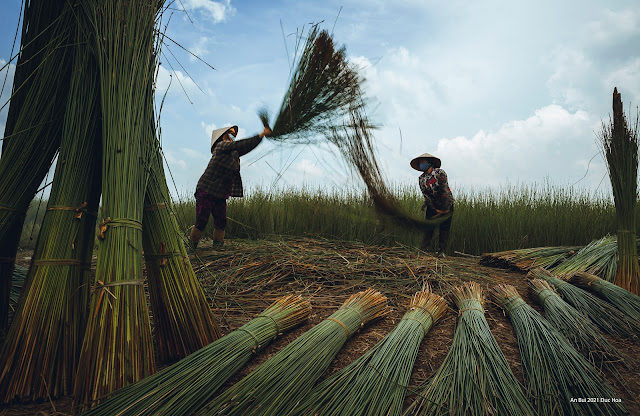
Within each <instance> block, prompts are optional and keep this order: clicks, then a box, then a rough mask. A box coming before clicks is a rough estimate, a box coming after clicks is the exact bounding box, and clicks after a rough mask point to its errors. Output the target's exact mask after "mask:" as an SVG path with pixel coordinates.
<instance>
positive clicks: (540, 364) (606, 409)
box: [491, 284, 627, 415]
mask: <svg viewBox="0 0 640 416" xmlns="http://www.w3.org/2000/svg"><path fill="white" fill-rule="evenodd" d="M491 293H492V294H493V297H494V298H495V300H496V302H497V303H498V304H499V305H500V306H501V307H502V308H503V309H504V310H505V312H506V313H507V315H508V316H509V318H510V320H511V323H512V324H513V327H514V329H515V332H516V338H517V340H518V348H519V349H520V356H521V360H522V366H523V369H524V378H525V380H526V388H527V391H528V392H529V393H530V394H531V395H532V398H533V402H534V407H535V409H536V411H537V412H538V414H541V415H552V414H558V415H624V414H627V412H626V409H625V407H624V406H623V405H622V403H620V402H611V403H600V402H590V403H581V402H580V403H579V402H578V401H577V399H576V398H587V397H588V398H605V397H606V398H607V399H611V398H618V397H619V396H618V394H617V393H616V391H615V390H614V389H613V387H611V385H610V384H609V382H608V381H607V380H606V379H604V378H603V377H602V375H600V373H598V371H596V369H595V368H594V367H593V366H592V365H591V364H590V363H589V362H588V361H587V360H586V359H585V358H584V357H583V356H582V355H580V354H579V353H578V352H577V351H576V350H575V349H574V348H573V346H572V345H571V344H570V343H569V341H567V339H566V338H565V337H564V336H563V335H562V334H561V333H560V332H558V331H557V330H556V329H555V328H554V327H553V326H552V325H551V324H550V323H549V322H548V321H546V320H545V319H544V318H543V317H542V316H541V315H540V314H539V313H538V312H537V311H536V310H535V309H533V308H532V307H531V306H529V305H528V304H527V303H526V302H525V301H524V300H523V299H522V298H521V297H520V295H519V294H518V291H517V290H516V288H515V287H513V286H510V285H504V284H502V285H497V286H494V287H493V288H492V290H491Z"/></svg>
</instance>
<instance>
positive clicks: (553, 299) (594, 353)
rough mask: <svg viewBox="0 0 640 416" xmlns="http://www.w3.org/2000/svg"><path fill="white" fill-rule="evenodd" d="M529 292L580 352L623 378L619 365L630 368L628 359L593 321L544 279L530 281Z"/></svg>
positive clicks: (548, 317)
mask: <svg viewBox="0 0 640 416" xmlns="http://www.w3.org/2000/svg"><path fill="white" fill-rule="evenodd" d="M616 287H617V286H616ZM529 289H530V290H531V292H532V293H533V295H534V298H535V299H536V300H537V301H538V302H539V303H540V304H541V305H542V308H543V309H544V317H545V318H546V319H547V320H548V321H549V322H551V324H552V325H553V326H554V327H555V328H556V329H558V330H559V331H560V333H562V335H564V336H565V337H566V338H567V340H568V341H569V342H570V343H571V345H573V346H574V347H575V348H576V350H578V351H579V352H580V353H582V355H583V356H584V357H586V358H587V359H588V360H589V362H591V363H592V364H593V365H594V366H596V367H597V368H605V369H607V370H608V371H609V372H610V373H611V374H613V375H615V376H616V377H618V378H620V374H619V372H618V370H617V368H616V366H615V364H616V363H618V364H622V365H624V366H628V363H627V359H626V358H625V357H624V355H623V354H622V353H621V352H620V351H618V350H617V349H616V347H614V346H613V345H611V343H610V342H609V341H607V339H606V338H605V337H604V335H602V332H600V330H598V328H597V327H596V326H595V325H594V324H593V322H591V319H589V318H588V317H587V316H586V315H585V314H583V313H581V312H578V310H576V309H575V308H574V307H572V306H571V305H569V304H568V303H567V302H565V301H564V300H563V299H562V298H561V297H560V295H558V293H557V292H556V291H555V290H554V289H553V287H552V286H551V285H550V284H549V283H548V282H546V281H544V280H541V279H532V280H530V281H529Z"/></svg>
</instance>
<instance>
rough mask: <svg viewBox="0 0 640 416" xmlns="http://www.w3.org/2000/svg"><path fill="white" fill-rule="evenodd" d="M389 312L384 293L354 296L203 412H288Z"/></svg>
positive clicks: (208, 413) (365, 292)
mask: <svg viewBox="0 0 640 416" xmlns="http://www.w3.org/2000/svg"><path fill="white" fill-rule="evenodd" d="M388 312H389V309H388V307H387V300H386V298H385V297H384V296H382V295H381V294H380V293H379V292H376V291H374V290H371V289H369V290H366V291H364V292H359V293H357V294H355V295H352V296H351V297H349V298H348V299H347V300H346V301H345V302H344V304H343V305H342V306H341V307H340V309H338V311H337V312H335V313H333V314H332V315H331V316H330V317H329V318H327V319H325V320H324V321H322V322H320V323H319V324H318V325H316V326H314V327H313V328H311V329H310V330H309V331H307V332H305V333H304V334H303V335H301V336H300V337H298V338H297V339H296V340H294V341H292V342H291V343H290V344H289V345H287V346H286V347H285V348H283V349H282V350H281V351H280V352H278V353H277V354H276V355H274V356H273V357H271V358H270V359H269V360H267V361H266V362H264V363H263V364H261V365H260V366H259V367H258V368H257V369H255V370H253V371H252V372H251V373H249V375H248V376H246V377H244V378H243V379H242V380H240V381H239V382H237V383H236V384H235V385H233V386H231V387H230V388H229V389H227V390H226V391H224V392H223V393H222V394H220V395H219V396H217V397H216V398H214V399H213V401H212V402H211V403H209V404H208V405H207V406H206V407H205V408H204V409H203V410H202V411H200V412H198V415H201V416H202V415H216V414H225V415H242V416H248V415H286V414H295V412H292V411H293V409H294V407H295V406H296V405H297V404H298V402H299V401H300V400H302V399H303V398H304V397H305V396H306V395H307V394H309V392H310V391H311V389H312V388H313V385H314V384H315V382H316V381H317V380H318V379H319V378H320V376H322V373H323V372H324V371H325V370H326V369H327V367H329V365H330V364H331V361H332V360H333V358H334V357H335V355H336V354H337V353H338V351H340V349H341V348H342V346H343V345H344V343H345V342H346V341H347V339H348V338H349V337H350V336H352V335H353V334H354V333H355V332H356V331H357V330H358V329H360V328H361V327H362V326H364V325H365V324H366V323H368V322H370V321H372V320H374V319H378V318H382V317H383V316H385V315H386V314H387V313H388Z"/></svg>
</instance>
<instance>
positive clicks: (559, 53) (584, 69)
mask: <svg viewBox="0 0 640 416" xmlns="http://www.w3.org/2000/svg"><path fill="white" fill-rule="evenodd" d="M545 60H546V61H547V62H549V63H550V65H551V66H552V68H553V73H552V74H551V76H550V77H549V79H548V80H547V87H548V88H549V90H550V93H551V96H552V97H554V98H555V99H557V100H559V102H561V103H563V104H566V105H568V106H571V107H574V106H575V107H577V108H581V107H583V106H584V104H585V102H586V101H587V100H588V97H587V94H588V92H587V91H586V90H585V88H584V86H585V84H587V83H588V82H589V80H590V77H591V69H592V62H591V60H590V58H589V57H588V56H586V55H585V53H584V52H583V51H582V50H580V49H577V48H574V47H569V46H565V45H561V46H557V47H556V48H555V49H554V50H553V51H552V52H551V53H550V54H549V55H548V56H547V57H545Z"/></svg>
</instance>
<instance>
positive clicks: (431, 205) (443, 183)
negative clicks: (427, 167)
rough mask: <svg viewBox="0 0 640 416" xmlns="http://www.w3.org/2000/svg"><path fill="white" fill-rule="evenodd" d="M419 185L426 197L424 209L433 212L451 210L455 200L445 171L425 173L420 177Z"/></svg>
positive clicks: (435, 169)
mask: <svg viewBox="0 0 640 416" xmlns="http://www.w3.org/2000/svg"><path fill="white" fill-rule="evenodd" d="M418 184H419V185H420V190H421V191H422V195H424V204H423V206H424V207H426V208H427V209H428V210H431V211H433V210H440V211H446V210H448V209H451V207H452V206H453V202H454V199H453V194H452V193H451V189H449V183H448V182H447V174H446V172H445V171H444V170H442V169H440V168H434V169H433V170H432V171H431V173H429V174H428V173H427V172H424V173H423V174H422V175H420V176H419V177H418Z"/></svg>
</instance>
